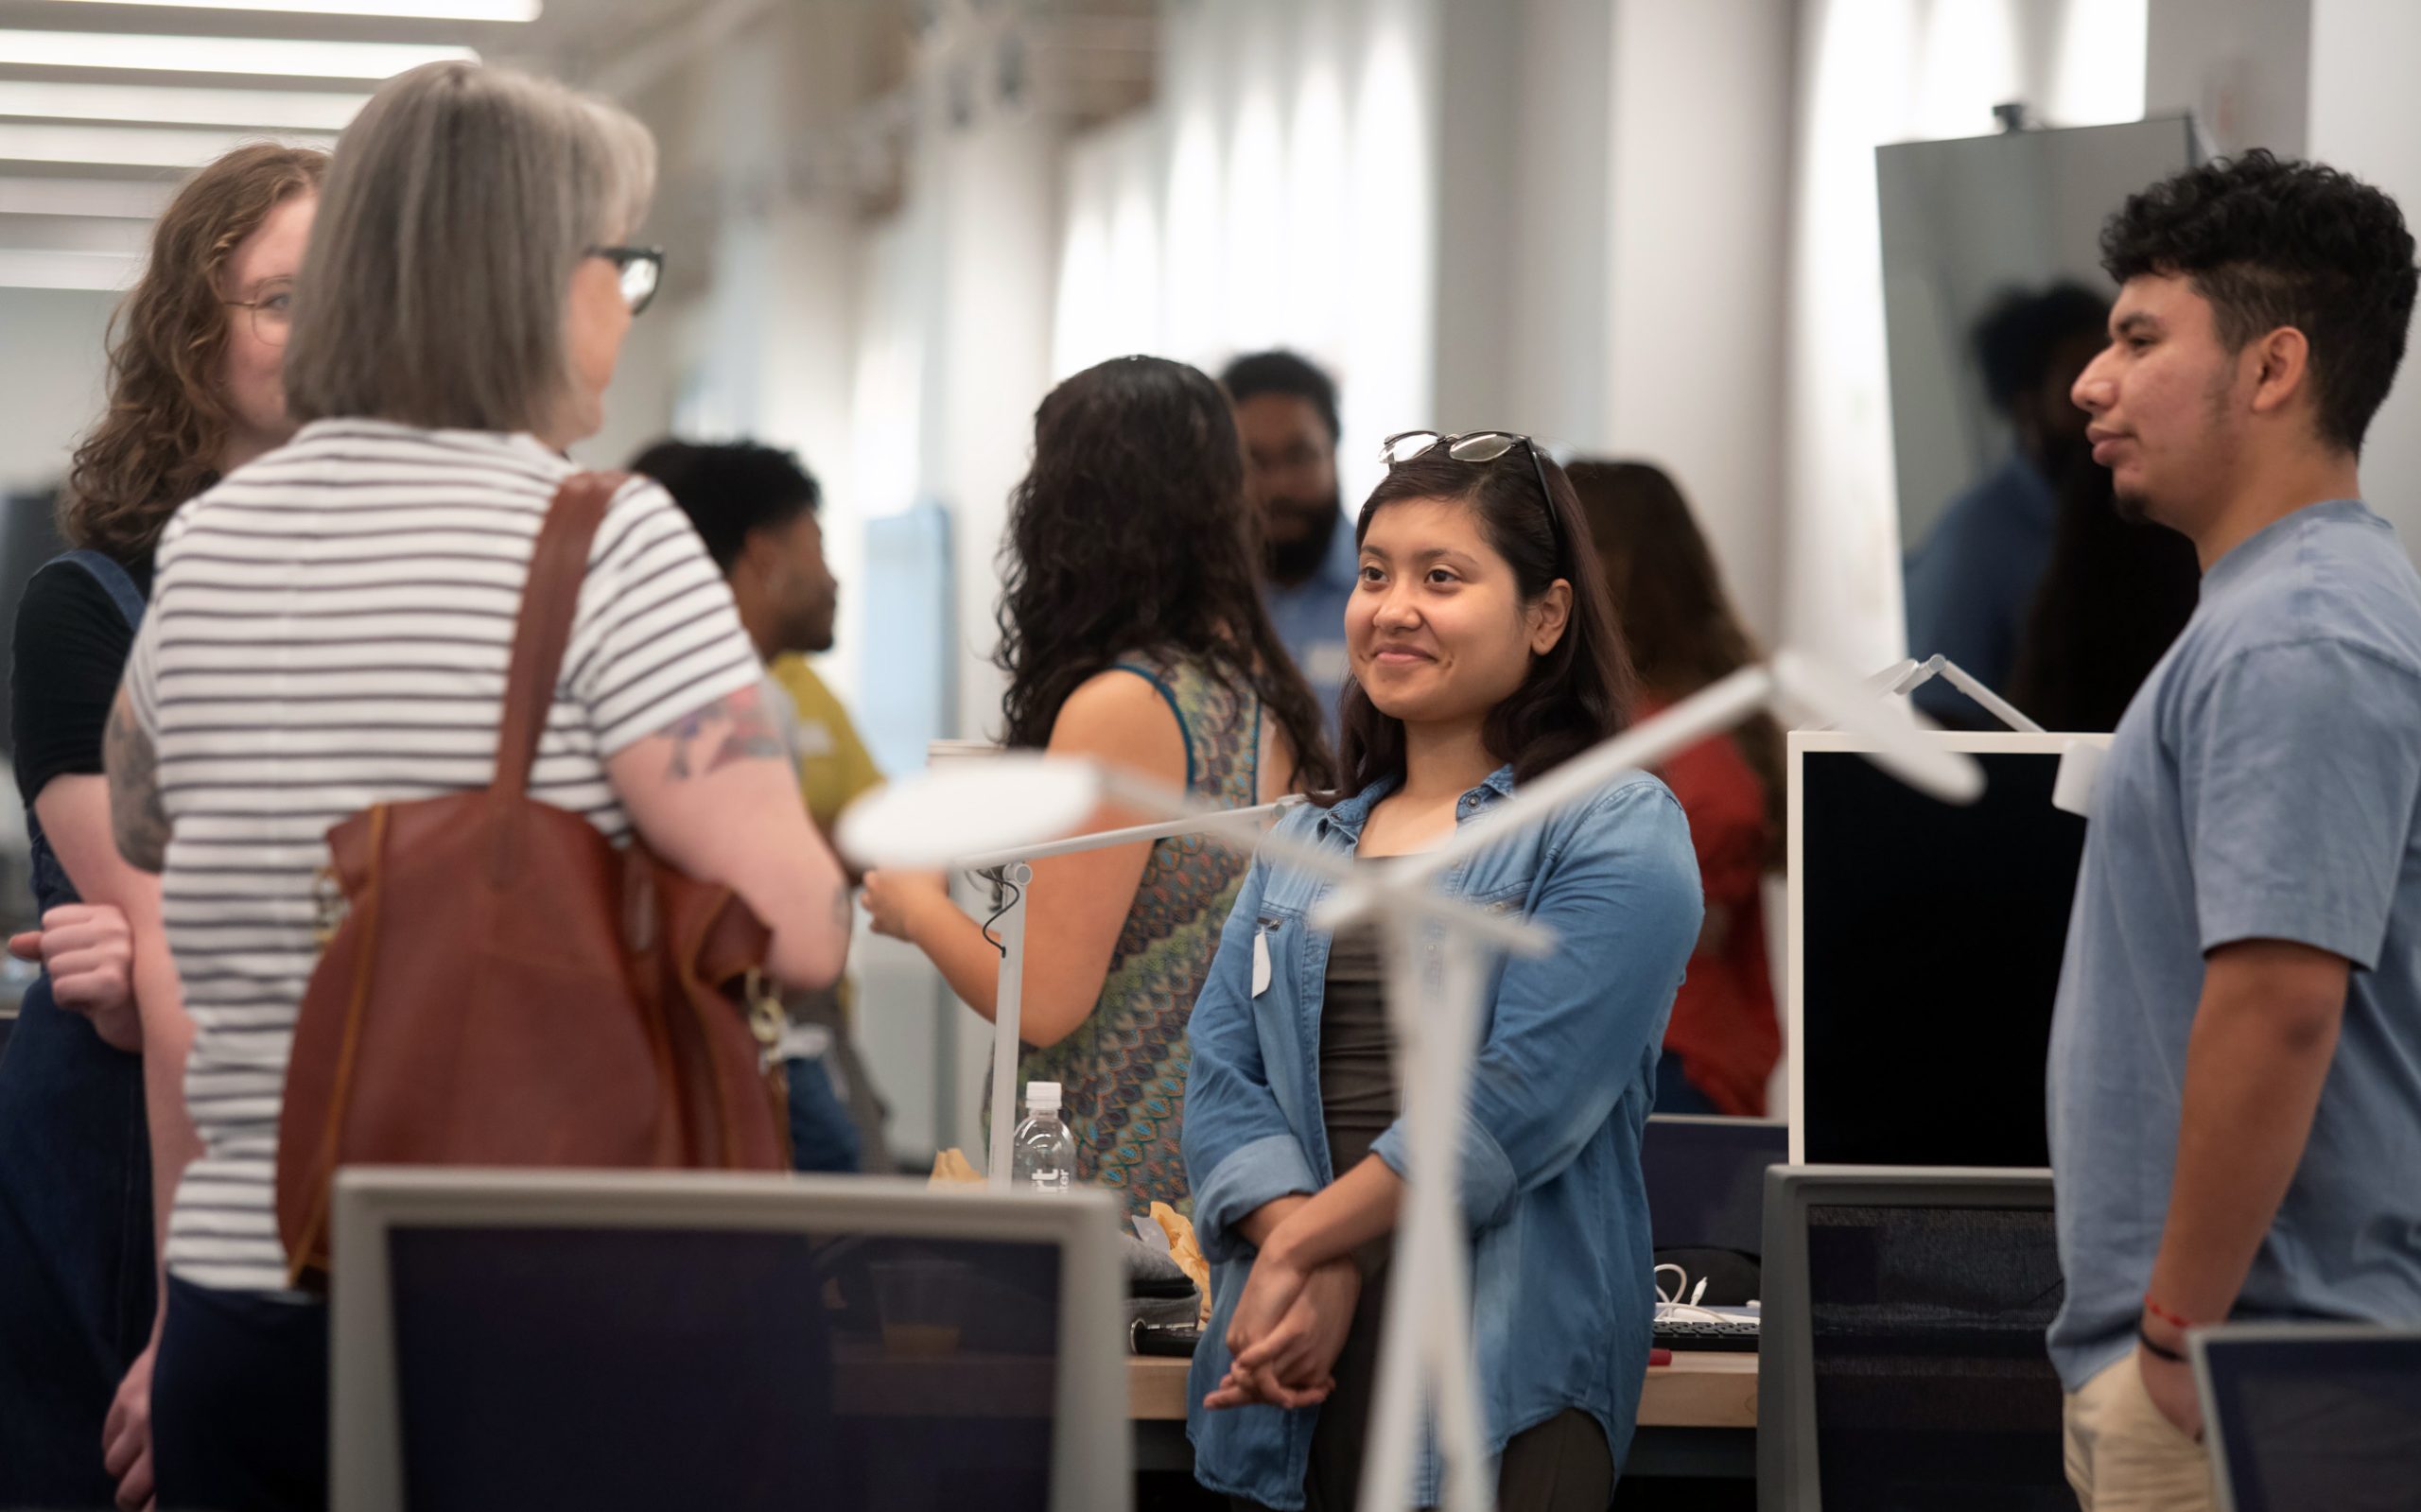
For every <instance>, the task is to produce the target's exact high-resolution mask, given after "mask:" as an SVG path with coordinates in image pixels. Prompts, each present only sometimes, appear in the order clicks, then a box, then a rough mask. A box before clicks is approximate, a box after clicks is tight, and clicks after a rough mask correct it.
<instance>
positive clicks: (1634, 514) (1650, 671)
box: [1565, 461, 2108, 871]
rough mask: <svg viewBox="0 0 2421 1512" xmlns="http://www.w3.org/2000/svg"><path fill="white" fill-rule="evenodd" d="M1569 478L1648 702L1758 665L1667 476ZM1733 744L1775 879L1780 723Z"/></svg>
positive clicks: (1782, 810)
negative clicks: (1756, 806)
mask: <svg viewBox="0 0 2421 1512" xmlns="http://www.w3.org/2000/svg"><path fill="white" fill-rule="evenodd" d="M1565 471H1566V474H1567V476H1569V477H1570V478H1571V479H1572V487H1573V491H1574V492H1575V493H1576V494H1577V495H1579V498H1580V513H1582V514H1584V515H1586V516H1588V519H1589V530H1590V532H1591V534H1593V535H1594V537H1595V538H1596V543H1597V562H1598V565H1600V566H1601V567H1602V568H1603V569H1604V572H1605V582H1606V595H1607V598H1608V599H1609V600H1611V601H1612V604H1613V609H1614V622H1615V623H1616V624H1617V625H1619V626H1620V627H1621V629H1622V634H1623V643H1624V646H1625V648H1626V649H1627V650H1628V651H1629V652H1630V657H1631V665H1632V666H1633V667H1634V668H1635V669H1637V671H1638V674H1639V682H1640V686H1642V687H1644V688H1646V691H1647V692H1648V694H1649V695H1650V696H1652V697H1654V698H1656V699H1658V700H1660V701H1662V702H1663V703H1667V704H1672V703H1678V702H1680V701H1681V700H1682V699H1685V698H1687V697H1689V696H1690V695H1691V694H1693V693H1696V692H1698V691H1699V690H1700V689H1702V688H1704V687H1706V686H1708V685H1709V684H1712V683H1715V682H1717V681H1720V680H1721V679H1723V678H1726V677H1729V676H1731V675H1732V674H1733V672H1736V671H1738V670H1739V669H1742V668H1743V667H1747V666H1750V665H1751V664H1752V663H1755V662H1757V661H1760V660H1763V657H1762V655H1761V653H1760V652H1758V650H1757V643H1756V640H1755V639H1754V637H1752V636H1751V635H1750V634H1749V627H1748V625H1747V623H1746V622H1744V621H1743V620H1742V619H1741V617H1740V611H1739V610H1737V609H1735V608H1733V604H1732V596H1731V595H1730V594H1728V593H1726V592H1725V591H1724V588H1723V575H1722V573H1721V572H1719V571H1718V570H1716V565H1715V552H1714V551H1713V550H1711V549H1709V547H1708V546H1707V542H1706V536H1705V534H1704V533H1703V532H1702V531H1700V530H1698V521H1697V519H1696V518H1695V517H1694V516H1693V515H1692V514H1691V513H1690V506H1689V501H1688V500H1686V499H1684V498H1683V497H1682V496H1681V487H1680V485H1678V484H1676V483H1675V482H1674V481H1673V479H1672V478H1671V477H1670V476H1669V475H1668V474H1666V472H1665V471H1664V470H1663V468H1661V467H1658V466H1656V465H1655V464H1653V463H1651V462H1628V461H1575V462H1574V463H1573V464H1572V465H1571V467H1569V468H1567V469H1566V470H1565ZM2103 476H2104V477H2107V476H2108V475H2107V474H2104V475H2103ZM1732 739H1733V741H1734V743H1736V744H1737V745H1738V746H1739V748H1740V755H1741V756H1742V757H1743V759H1745V760H1746V761H1747V762H1748V763H1749V769H1750V771H1752V772H1754V773H1756V774H1757V781H1758V783H1759V785H1760V786H1761V787H1763V789H1764V790H1765V798H1766V825H1767V841H1768V846H1769V849H1768V852H1767V855H1766V864H1767V867H1768V869H1769V870H1773V871H1780V870H1781V869H1782V866H1783V861H1784V853H1785V850H1786V848H1787V846H1786V842H1787V840H1788V838H1789V836H1788V829H1787V826H1788V820H1789V815H1788V813H1787V811H1786V804H1785V799H1786V797H1787V790H1786V789H1785V773H1784V740H1783V733H1782V725H1781V723H1780V722H1779V721H1776V720H1775V719H1774V717H1773V716H1772V715H1770V714H1765V713H1758V714H1752V715H1750V717H1749V718H1747V719H1745V720H1743V721H1740V723H1739V724H1738V725H1736V726H1735V727H1733V731H1732Z"/></svg>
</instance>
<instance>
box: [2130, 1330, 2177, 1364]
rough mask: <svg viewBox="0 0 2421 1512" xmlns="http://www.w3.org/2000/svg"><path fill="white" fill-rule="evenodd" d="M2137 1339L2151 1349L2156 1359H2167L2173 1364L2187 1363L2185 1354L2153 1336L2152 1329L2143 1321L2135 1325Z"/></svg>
mask: <svg viewBox="0 0 2421 1512" xmlns="http://www.w3.org/2000/svg"><path fill="white" fill-rule="evenodd" d="M2135 1341H2136V1342H2137V1343H2138V1344H2141V1345H2142V1346H2143V1347H2145V1348H2147V1349H2149V1350H2151V1355H2152V1358H2153V1359H2155V1360H2166V1361H2168V1363H2169V1364H2173V1365H2182V1364H2185V1363H2186V1356H2185V1355H2184V1354H2182V1353H2180V1352H2179V1351H2177V1350H2175V1349H2172V1348H2170V1347H2168V1345H2165V1344H2163V1343H2161V1342H2160V1341H2159V1340H2158V1339H2155V1338H2153V1337H2152V1336H2151V1331H2150V1330H2147V1329H2146V1328H2145V1327H2144V1326H2143V1324H2141V1323H2137V1324H2136V1325H2135Z"/></svg>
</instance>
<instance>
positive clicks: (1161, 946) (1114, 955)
mask: <svg viewBox="0 0 2421 1512" xmlns="http://www.w3.org/2000/svg"><path fill="white" fill-rule="evenodd" d="M1260 562H1261V543H1260V540H1259V527H1258V525H1257V523H1256V521H1255V517H1254V515H1253V512H1252V510H1251V509H1250V508H1249V506H1248V504H1247V502H1246V498H1245V478H1244V452H1243V447H1242V444H1241V443H1240V442H1239V441H1238V439H1237V436H1236V427H1235V421H1234V418H1233V416H1232V414H1231V413H1230V410H1229V407H1228V399H1227V396H1226V394H1224V393H1223V392H1221V391H1220V389H1219V386H1218V385H1217V384H1215V383H1213V382H1211V379H1210V378H1208V377H1206V376H1204V375H1203V374H1201V373H1199V372H1197V371H1196V370H1194V369H1193V368H1191V367H1188V366H1186V365H1185V364H1183V363H1181V362H1170V361H1165V360H1163V359H1160V358H1158V357H1122V358H1119V359H1117V360H1115V361H1111V362H1105V363H1103V364H1101V365H1100V366H1098V367H1094V368H1089V369H1088V370H1086V371H1085V372H1083V373H1080V374H1076V375H1075V376H1074V377H1072V378H1070V379H1068V380H1067V381H1066V382H1065V383H1062V384H1061V385H1060V386H1059V387H1058V388H1056V389H1054V390H1053V391H1052V392H1051V394H1050V395H1049V396H1048V397H1047V398H1045V399H1044V400H1043V401H1042V408H1040V410H1038V411H1037V412H1036V415H1035V441H1034V464H1033V466H1032V467H1031V469H1029V470H1028V472H1027V473H1026V476H1025V478H1024V480H1023V481H1021V482H1019V484H1018V486H1017V491H1016V493H1015V494H1013V495H1011V497H1010V505H1009V522H1008V532H1007V538H1006V540H1005V542H1004V543H1003V545H1002V547H1001V577H1002V584H1001V607H1000V627H1001V644H1000V649H999V651H998V652H995V655H994V659H995V661H996V662H997V663H998V664H999V666H1000V668H1001V670H1002V671H1004V672H1006V673H1007V674H1008V679H1009V686H1008V693H1007V696H1006V697H1005V698H1004V699H1003V700H1002V705H1001V706H1002V711H1003V713H1004V714H1005V716H1006V722H1007V738H1008V744H1010V745H1011V746H1016V747H1025V748H1028V749H1041V750H1047V751H1049V752H1051V753H1052V754H1053V755H1054V756H1090V757H1095V758H1098V759H1100V760H1103V761H1106V762H1114V763H1117V764H1118V765H1121V766H1123V767H1126V768H1129V769H1131V770H1133V771H1135V772H1137V773H1141V774H1142V775H1144V776H1146V777H1153V778H1158V779H1159V780H1160V781H1162V782H1164V783H1167V784H1168V785H1170V786H1172V787H1183V788H1185V789H1187V790H1189V791H1192V792H1193V794H1194V796H1196V797H1197V798H1201V799H1203V800H1205V801H1207V802H1210V803H1213V804H1216V805H1218V806H1220V807H1222V808H1241V807H1245V806H1248V805H1251V804H1256V803H1263V802H1267V801H1269V800H1272V799H1275V798H1277V797H1279V796H1280V795H1282V794H1285V793H1289V792H1295V791H1305V790H1307V789H1308V790H1319V789H1325V788H1328V787H1330V786H1332V785H1333V783H1334V781H1335V774H1334V769H1333V767H1332V765H1331V764H1330V761H1329V756H1328V752H1327V749H1326V745H1325V742H1324V740H1323V737H1322V733H1321V721H1320V715H1319V710H1318V707H1317V706H1316V704H1315V703H1314V701H1313V698H1312V692H1311V688H1310V687H1309V686H1307V685H1306V684H1305V683H1304V681H1303V679H1302V676H1301V675H1300V674H1299V673H1298V672H1297V671H1296V670H1295V667H1294V663H1293V662H1292V661H1291V660H1289V658H1288V657H1287V655H1286V652H1285V649H1284V647H1283V646H1281V645H1280V642H1279V639H1278V634H1277V631H1276V630H1275V629H1273V628H1272V626H1271V625H1270V622H1269V617H1268V615H1267V613H1266V612H1265V611H1264V610H1263V608H1262V603H1261V596H1260V587H1259V579H1258V573H1259V564H1260ZM1141 822H1142V818H1141V816H1139V815H1134V814H1122V813H1119V812H1117V811H1115V810H1114V809H1105V810H1104V811H1103V812H1101V813H1099V814H1097V815H1095V816H1094V818H1093V821H1092V823H1091V824H1089V826H1087V827H1088V828H1089V829H1095V830H1098V829H1109V828H1113V827H1116V826H1119V825H1122V824H1137V823H1141ZM1244 870H1245V860H1244V858H1243V857H1241V856H1239V855H1237V854H1236V853H1235V852H1234V851H1232V850H1229V849H1226V848H1223V847H1220V846H1218V845H1215V844H1212V843H1209V842H1207V841H1204V840H1202V839H1200V838H1199V837H1193V838H1184V839H1176V840H1163V841H1159V842H1157V843H1135V844H1131V845H1120V846H1114V847H1110V848H1106V849H1103V850H1096V851H1089V852H1085V853H1082V854H1079V855H1074V856H1066V857H1059V858H1055V859H1052V860H1042V861H1037V862H1036V863H1035V865H1034V881H1033V884H1032V887H1031V889H1030V897H1029V901H1028V915H1027V916H1028V924H1027V933H1026V940H1027V955H1026V973H1025V982H1024V999H1023V1018H1022V1037H1023V1039H1024V1041H1025V1043H1026V1045H1027V1046H1029V1047H1031V1049H1030V1051H1028V1053H1026V1055H1025V1056H1024V1058H1023V1060H1022V1062H1021V1063H1020V1065H1019V1069H1018V1076H1019V1081H1020V1082H1023V1081H1025V1080H1027V1079H1034V1080H1039V1081H1056V1082H1058V1083H1059V1084H1060V1086H1061V1089H1062V1096H1063V1098H1064V1116H1065V1117H1066V1119H1067V1121H1068V1126H1069V1129H1070V1132H1071V1133H1072V1134H1073V1135H1074V1136H1075V1140H1076V1177H1077V1179H1078V1180H1080V1181H1085V1182H1091V1183H1096V1184H1099V1185H1101V1186H1103V1187H1106V1188H1109V1189H1111V1190H1116V1191H1118V1192H1120V1193H1121V1194H1122V1195H1123V1196H1124V1198H1125V1199H1126V1201H1127V1202H1128V1204H1129V1205H1130V1206H1131V1207H1132V1208H1134V1210H1135V1211H1137V1212H1142V1211H1144V1210H1145V1209H1146V1208H1148V1207H1149V1206H1150V1205H1151V1204H1152V1203H1153V1202H1156V1201H1158V1202H1166V1203H1169V1204H1172V1205H1173V1206H1176V1208H1179V1209H1180V1210H1182V1209H1184V1208H1186V1207H1187V1206H1188V1196H1187V1189H1186V1182H1185V1168H1184V1162H1183V1159H1182V1157H1181V1156H1180V1154H1179V1151H1178V1144H1177V1135H1178V1129H1179V1127H1180V1125H1181V1123H1182V1121H1183V1119H1184V1113H1185V1108H1184V1102H1185V1081H1186V1071H1187V1067H1188V1064H1189V1055H1188V1051H1187V1046H1186V1038H1185V1020H1186V1016H1187V1015H1188V1014H1189V1013H1191V1012H1192V1010H1193V999H1194V995H1195V993H1196V992H1198V991H1199V990H1200V989H1201V986H1202V979H1203V975H1204V973H1205V972H1206V971H1207V970H1208V969H1209V967H1210V964H1211V952H1212V951H1213V950H1214V949H1216V948H1217V947H1218V943H1219V930H1220V926H1221V924H1222V923H1223V922H1224V921H1225V920H1226V919H1227V916H1228V907H1229V905H1230V904H1232V903H1233V902H1234V900H1235V894H1236V885H1237V882H1238V881H1239V879H1241V878H1242V877H1243V876H1244ZM865 896H866V906H867V908H868V910H869V911H870V912H872V913H873V915H874V923H875V928H876V929H878V930H881V931H882V932H884V933H886V934H890V935H893V936H896V937H897V938H899V939H903V940H907V941H909V942H910V943H911V944H913V945H914V946H916V947H918V948H919V949H921V950H923V951H924V952H925V953H926V954H927V955H928V956H930V957H932V960H933V963H934V964H935V965H938V966H939V967H940V968H941V971H942V975H943V976H944V977H945V978H946V979H948V981H949V984H950V987H951V989H952V990H953V991H955V992H956V993H957V994H958V996H959V997H960V998H961V999H963V1000H965V1001H966V1002H967V1004H968V1005H969V1006H970V1007H972V1008H974V1009H975V1011H976V1012H977V1013H980V1014H982V1015H984V1017H987V1018H988V1017H991V1016H992V1014H993V1012H994V1004H993V989H994V986H995V983H996V978H997V974H998V972H999V969H1000V956H999V954H998V953H997V951H996V950H995V948H994V947H993V945H992V943H991V941H990V940H989V939H988V938H987V937H986V936H985V934H984V930H983V929H982V927H981V926H979V925H978V924H977V923H976V922H975V921H974V920H973V919H971V918H968V917H967V914H965V913H964V912H961V911H960V910H959V909H958V907H957V906H956V905H955V904H953V903H952V902H951V901H950V899H949V894H948V892H947V891H946V889H945V888H944V886H943V883H942V881H941V879H940V878H932V877H925V876H916V875H912V874H899V873H888V872H878V873H876V874H874V875H873V876H871V877H869V878H867V879H866V893H865Z"/></svg>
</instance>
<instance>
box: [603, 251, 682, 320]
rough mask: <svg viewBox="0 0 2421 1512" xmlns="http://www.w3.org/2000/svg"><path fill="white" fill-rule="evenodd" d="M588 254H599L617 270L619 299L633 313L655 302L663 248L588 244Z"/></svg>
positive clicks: (662, 260)
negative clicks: (618, 273)
mask: <svg viewBox="0 0 2421 1512" xmlns="http://www.w3.org/2000/svg"><path fill="white" fill-rule="evenodd" d="M588 255H589V256H591V257H602V258H604V259H605V260H606V261H607V262H609V263H612V264H613V265H614V267H615V268H616V269H618V270H619V271H620V273H621V275H622V301H623V303H624V304H628V305H630V307H631V313H632V314H633V315H637V314H640V313H641V312H643V311H645V310H646V308H647V307H648V306H649V305H650V304H653V303H654V302H655V291H656V287H657V286H659V285H661V284H662V283H663V282H664V249H663V248H661V247H591V248H589V249H588Z"/></svg>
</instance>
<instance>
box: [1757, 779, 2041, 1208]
mask: <svg viewBox="0 0 2421 1512" xmlns="http://www.w3.org/2000/svg"><path fill="white" fill-rule="evenodd" d="M1800 760H1801V762H1802V767H1801V776H1800V781H1801V818H1800V826H1801V830H1800V835H1801V847H1802V848H1801V853H1800V860H1799V866H1800V873H1799V879H1798V890H1799V894H1800V898H1801V904H1800V920H1799V927H1800V940H1801V962H1802V967H1803V974H1802V979H1801V982H1802V988H1801V999H1800V1001H1801V1012H1800V1026H1801V1027H1800V1056H1801V1065H1802V1078H1801V1082H1802V1085H1801V1089H1800V1093H1799V1096H1800V1109H1801V1111H1800V1119H1801V1124H1802V1127H1803V1130H1804V1141H1805V1142H1804V1144H1803V1147H1802V1149H1801V1151H1800V1158H1801V1159H1802V1160H1803V1161H1806V1162H1808V1163H1810V1164H1818V1163H1840V1164H1864V1165H1901V1166H1907V1165H1915V1166H1947V1165H1958V1166H1987V1167H1996V1166H2044V1165H2048V1164H2049V1163H2050V1148H2049V1138H2048V1136H2047V1133H2046V1132H2045V1127H2044V1098H2043V1076H2044V1065H2045V1061H2046V1058H2047V1055H2048V1052H2049V1049H2050V1037H2051V1003H2052V999H2053V998H2054V997H2055V996H2056V994H2057V992H2058V989H2059V983H2060V961H2061V956H2062V954H2063V953H2064V951H2065V949H2066V948H2067V939H2068V908H2069V904H2070V903H2071V901H2072V900H2073V898H2074V895H2075V892H2076V877H2077V865H2078V862H2079V861H2080V860H2081V859H2082V857H2083V854H2084V821H2083V820H2082V819H2081V818H2078V817H2077V816H2076V815H2074V814H2069V813H2064V812H2062V811H2061V810H2059V809H2056V808H2052V807H2051V785H2052V783H2053V781H2054V780H2055V779H2056V777H2057V776H2058V773H2059V765H2060V758H2059V756H2058V755H2057V753H2056V752H2051V751H2043V752H2026V753H2013V752H1985V753H1982V754H1979V755H1978V756H1977V760H1978V761H1980V762H1981V763H1982V764H1983V768H1984V773H1985V776H1986V779H1987V782H1988V784H1989V785H1988V786H1987V788H1986V789H1985V791H1984V795H1983V797H1982V799H1981V800H1979V801H1978V802H1977V803H1976V804H1975V805H1974V806H1973V807H1970V808H1957V807H1953V806H1951V805H1947V804H1942V803H1938V802H1936V801H1935V800H1933V799H1931V798H1929V797H1926V796H1925V794H1923V793H1921V792H1918V791H1915V790H1913V789H1911V788H1908V787H1906V786H1904V785H1903V784H1901V783H1900V782H1899V781H1897V780H1896V779H1894V778H1892V777H1890V776H1889V775H1886V774H1885V773H1883V772H1881V771H1879V770H1877V769H1876V768H1875V767H1874V766H1873V765H1872V764H1871V763H1869V762H1868V761H1867V760H1866V758H1865V757H1863V756H1858V755H1855V754H1854V753H1850V752H1831V751H1807V752H1803V753H1802V754H1801V756H1800Z"/></svg>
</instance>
